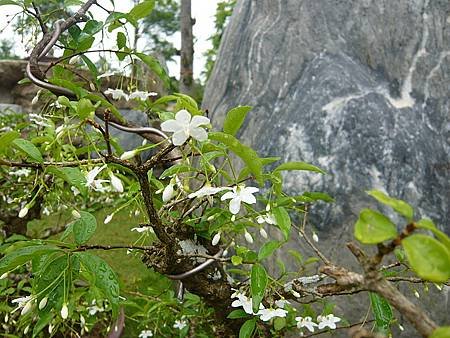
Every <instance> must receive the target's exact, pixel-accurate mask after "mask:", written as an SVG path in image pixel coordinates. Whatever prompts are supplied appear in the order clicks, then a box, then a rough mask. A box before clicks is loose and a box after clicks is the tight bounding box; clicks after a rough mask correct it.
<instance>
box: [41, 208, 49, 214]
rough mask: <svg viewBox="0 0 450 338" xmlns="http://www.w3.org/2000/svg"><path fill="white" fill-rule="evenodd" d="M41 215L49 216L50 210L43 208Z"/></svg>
mask: <svg viewBox="0 0 450 338" xmlns="http://www.w3.org/2000/svg"><path fill="white" fill-rule="evenodd" d="M42 213H43V214H44V215H46V216H48V215H50V209H49V208H47V207H44V209H43V210H42Z"/></svg>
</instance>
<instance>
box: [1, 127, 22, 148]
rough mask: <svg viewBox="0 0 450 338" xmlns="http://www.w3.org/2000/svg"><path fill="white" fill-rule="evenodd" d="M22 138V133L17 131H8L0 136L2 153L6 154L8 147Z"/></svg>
mask: <svg viewBox="0 0 450 338" xmlns="http://www.w3.org/2000/svg"><path fill="white" fill-rule="evenodd" d="M19 137H20V133H19V132H17V131H13V130H12V131H8V132H6V133H4V134H2V135H1V136H0V153H2V154H3V153H4V152H5V151H6V150H7V149H8V146H9V145H10V144H11V142H12V141H14V140H15V139H16V138H19Z"/></svg>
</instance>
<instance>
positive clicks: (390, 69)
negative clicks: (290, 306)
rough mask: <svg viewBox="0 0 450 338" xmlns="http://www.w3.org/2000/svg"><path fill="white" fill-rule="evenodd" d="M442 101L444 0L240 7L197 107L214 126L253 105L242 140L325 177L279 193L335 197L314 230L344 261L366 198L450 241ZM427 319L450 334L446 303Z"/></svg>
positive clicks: (449, 18)
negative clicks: (398, 207) (409, 210)
mask: <svg viewBox="0 0 450 338" xmlns="http://www.w3.org/2000/svg"><path fill="white" fill-rule="evenodd" d="M449 93H450V2H449V1H447V0H444V1H440V0H433V1H428V0H397V1H389V0H353V1H351V0H315V1H300V0H276V1H275V0H241V1H238V2H237V5H236V8H235V10H234V13H233V16H232V18H231V21H230V23H229V25H228V27H227V30H226V32H225V35H224V37H223V40H222V44H221V47H220V50H219V54H218V61H217V63H216V65H215V68H214V70H213V73H212V76H211V78H210V80H209V82H208V84H207V88H206V90H205V96H204V97H205V99H204V102H203V107H204V108H208V109H209V111H210V115H211V116H212V120H213V123H214V124H215V125H216V126H220V125H221V124H222V121H223V119H224V117H225V113H226V112H227V111H228V110H229V109H231V108H232V107H235V106H237V105H251V106H253V107H254V109H253V110H252V111H251V112H250V113H249V115H248V116H247V119H246V122H245V124H244V126H243V128H242V130H241V132H240V134H239V137H240V139H241V140H243V141H244V143H247V144H249V145H251V146H253V147H254V148H255V149H256V150H258V152H259V154H260V155H261V156H282V158H283V160H285V161H306V162H310V163H312V164H315V165H318V166H320V167H322V168H323V169H325V170H326V171H327V172H328V173H329V175H327V176H324V177H319V176H317V175H313V174H305V173H296V174H292V173H290V174H289V176H286V180H285V186H286V187H287V188H288V191H290V192H291V193H301V192H303V191H305V190H306V191H308V190H312V191H324V192H327V193H329V194H330V195H332V196H333V197H335V198H336V203H334V204H333V205H320V206H319V207H316V208H315V210H314V211H313V215H312V218H311V221H312V224H313V225H314V226H315V228H316V229H318V230H319V237H320V238H321V244H322V245H321V246H322V247H324V248H329V249H328V252H329V253H330V254H331V255H335V254H336V252H338V251H340V252H341V253H340V256H339V257H337V256H332V257H337V258H336V259H338V260H339V262H342V263H343V264H346V263H351V262H352V261H354V260H353V259H352V258H351V257H350V256H349V255H347V254H346V253H344V254H342V252H343V250H344V249H343V248H342V247H343V243H344V241H345V240H347V239H349V238H351V235H352V228H353V224H354V222H355V220H356V219H357V215H358V214H359V211H360V210H361V209H362V208H363V207H372V208H377V204H376V203H375V201H374V200H372V199H371V198H369V197H367V195H366V194H365V190H368V189H372V188H376V189H381V190H385V191H386V192H388V193H389V194H390V195H392V196H396V197H399V198H403V199H405V200H407V201H408V202H409V203H411V204H412V205H413V207H414V208H415V210H417V212H418V213H419V215H420V216H422V217H423V216H427V217H430V218H432V219H433V220H434V221H435V222H436V223H438V224H439V225H440V226H441V228H443V229H445V230H446V232H447V233H450V224H449V223H450V209H449V208H450V156H449V155H450V99H449ZM384 211H388V210H384ZM392 216H393V217H395V215H392ZM396 220H397V221H399V224H402V223H401V220H400V219H396ZM292 245H293V246H294V247H297V248H298V247H299V245H300V246H302V243H301V241H300V240H299V241H298V243H296V244H292ZM343 255H344V256H343ZM409 293H410V294H411V292H409ZM438 297H439V296H438ZM440 297H441V298H440V299H439V301H437V300H436V302H439V303H440V304H442V303H443V301H442V299H443V297H442V295H441V296H440ZM421 301H423V302H425V303H427V302H429V303H430V304H433V300H432V297H430V299H428V300H424V299H421ZM433 312H434V314H433V316H434V318H436V320H437V322H439V323H441V324H443V323H447V325H448V318H446V319H445V315H443V314H448V313H449V312H450V307H449V304H448V302H446V301H445V303H444V304H443V307H441V308H440V309H436V310H435V311H433ZM408 334H410V333H408ZM412 336H414V334H413V335H412Z"/></svg>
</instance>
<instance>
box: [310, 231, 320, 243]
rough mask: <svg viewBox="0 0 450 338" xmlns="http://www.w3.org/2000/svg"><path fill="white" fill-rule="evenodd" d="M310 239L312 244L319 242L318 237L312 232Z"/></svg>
mask: <svg viewBox="0 0 450 338" xmlns="http://www.w3.org/2000/svg"><path fill="white" fill-rule="evenodd" d="M312 239H313V241H314V242H318V241H319V236H317V234H316V233H315V232H313V235H312Z"/></svg>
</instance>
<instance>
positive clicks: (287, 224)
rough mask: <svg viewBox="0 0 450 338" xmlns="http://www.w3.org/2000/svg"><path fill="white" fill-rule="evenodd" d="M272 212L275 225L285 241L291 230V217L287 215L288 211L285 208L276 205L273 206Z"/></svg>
mask: <svg viewBox="0 0 450 338" xmlns="http://www.w3.org/2000/svg"><path fill="white" fill-rule="evenodd" d="M272 213H273V216H274V217H275V220H276V223H277V224H276V225H277V227H278V228H279V229H280V230H281V232H282V233H283V236H284V240H285V241H287V240H288V239H289V234H290V232H291V218H290V217H289V214H288V212H287V211H286V209H285V208H283V207H278V208H274V209H273V211H272Z"/></svg>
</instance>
